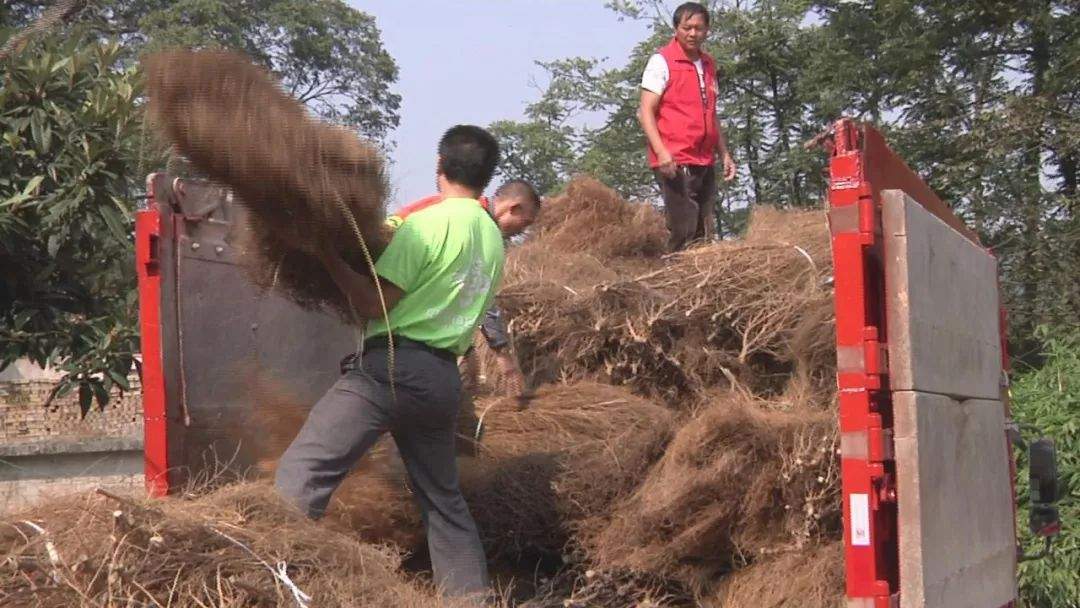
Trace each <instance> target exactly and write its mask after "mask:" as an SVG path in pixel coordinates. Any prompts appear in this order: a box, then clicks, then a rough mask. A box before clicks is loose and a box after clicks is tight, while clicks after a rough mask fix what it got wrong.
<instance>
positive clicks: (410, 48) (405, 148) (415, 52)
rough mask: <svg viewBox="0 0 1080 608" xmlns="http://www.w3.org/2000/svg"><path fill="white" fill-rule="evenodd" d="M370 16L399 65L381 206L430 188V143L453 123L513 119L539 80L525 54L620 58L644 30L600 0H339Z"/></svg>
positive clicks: (641, 24) (533, 96)
mask: <svg viewBox="0 0 1080 608" xmlns="http://www.w3.org/2000/svg"><path fill="white" fill-rule="evenodd" d="M347 1H348V3H349V4H350V5H352V6H354V7H356V8H358V9H360V10H362V11H364V12H366V13H368V14H370V15H373V16H374V17H375V18H376V20H377V22H378V25H379V29H380V30H382V36H383V44H384V45H385V46H386V49H387V51H389V52H390V54H391V55H393V57H394V59H395V60H396V61H397V64H398V68H399V70H400V73H399V78H398V84H397V86H396V91H397V92H398V93H399V94H400V95H401V97H402V103H401V111H400V114H401V124H400V125H399V126H398V128H397V130H396V131H395V132H394V133H393V134H392V135H391V137H392V139H393V140H394V141H395V142H396V143H397V147H396V148H395V149H394V151H393V153H392V158H393V161H394V164H393V168H392V170H391V176H390V181H391V186H392V187H393V188H394V197H393V199H392V200H391V201H390V207H391V208H394V207H395V206H396V205H398V204H403V203H407V202H410V201H412V200H415V199H417V198H420V197H422V196H425V195H428V194H431V193H432V192H433V191H434V189H435V185H434V180H435V177H434V163H435V144H436V142H437V141H438V138H439V136H440V135H441V134H442V132H443V131H444V130H445V129H446V128H447V127H449V126H451V125H454V124H457V123H472V124H478V125H487V124H489V123H491V122H494V121H496V120H501V119H519V118H521V117H522V116H523V112H524V109H525V106H526V105H527V104H528V103H530V102H532V101H535V100H536V99H537V98H538V97H539V95H540V91H539V90H538V89H537V88H536V85H540V86H542V85H543V84H544V83H545V80H544V76H545V74H544V71H543V70H542V69H540V68H539V67H537V66H536V65H535V63H534V62H535V61H537V60H541V61H546V60H552V59H559V58H562V57H572V56H585V57H607V58H609V61H610V64H611V65H621V64H622V63H624V61H625V58H626V57H627V56H628V55H629V53H630V50H631V49H632V48H633V47H634V45H635V44H637V43H638V42H640V41H641V40H642V39H644V38H645V37H646V36H647V35H648V26H647V24H646V23H645V22H643V21H633V20H630V19H624V20H622V21H620V20H619V16H618V15H617V14H616V13H615V12H614V11H612V10H610V9H608V8H605V7H604V2H603V0H486V1H480V0H460V1H455V0H446V1H439V0H413V1H403V0H368V1H358V0H347Z"/></svg>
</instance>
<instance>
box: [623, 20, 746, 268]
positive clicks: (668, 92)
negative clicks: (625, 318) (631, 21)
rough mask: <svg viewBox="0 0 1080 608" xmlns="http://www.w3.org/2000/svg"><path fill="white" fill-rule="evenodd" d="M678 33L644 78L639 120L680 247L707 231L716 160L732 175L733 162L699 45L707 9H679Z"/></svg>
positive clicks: (712, 75) (712, 73)
mask: <svg viewBox="0 0 1080 608" xmlns="http://www.w3.org/2000/svg"><path fill="white" fill-rule="evenodd" d="M673 21H674V25H675V38H674V39H672V41H671V42H670V43H668V44H667V45H666V46H664V47H663V48H661V49H660V50H658V51H657V53H656V54H655V55H653V56H652V57H651V58H650V59H649V63H648V64H647V65H646V66H645V73H644V74H643V75H642V78H641V107H640V109H639V111H638V119H639V120H640V121H641V128H642V130H643V131H645V137H646V138H647V139H648V150H647V151H648V156H649V165H650V166H651V167H652V169H653V173H654V174H655V175H656V180H657V182H658V183H659V184H660V190H661V193H662V194H663V197H664V208H665V211H666V213H667V225H668V230H669V231H670V232H671V237H670V238H669V240H668V247H669V248H670V249H671V250H672V251H677V250H679V249H682V248H684V247H686V245H687V244H688V243H689V242H690V241H692V240H697V239H702V238H705V236H706V235H707V234H708V232H707V231H708V228H707V226H708V222H709V221H710V218H711V213H710V211H711V210H712V208H713V205H714V200H715V196H716V173H715V169H714V164H715V162H716V158H717V157H718V156H719V157H720V158H721V159H722V160H723V163H724V180H725V181H731V180H732V179H735V172H736V167H735V161H734V160H732V158H731V154H730V153H729V152H728V149H727V140H726V139H725V138H724V131H723V129H722V128H721V127H720V125H718V124H717V122H716V88H717V83H716V63H715V62H714V61H713V58H712V57H710V56H709V55H708V54H707V53H705V52H704V51H703V50H702V48H701V47H702V44H703V43H704V42H705V37H706V36H707V35H708V33H709V11H708V9H706V8H705V7H704V6H702V5H701V4H698V3H697V2H687V3H685V4H683V5H681V6H679V8H677V9H675V17H674V19H673Z"/></svg>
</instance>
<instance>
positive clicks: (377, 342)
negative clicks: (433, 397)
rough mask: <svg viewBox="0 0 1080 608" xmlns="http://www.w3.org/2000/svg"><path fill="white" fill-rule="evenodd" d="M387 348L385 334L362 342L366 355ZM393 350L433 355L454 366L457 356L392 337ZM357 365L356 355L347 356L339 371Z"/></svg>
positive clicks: (423, 344)
mask: <svg viewBox="0 0 1080 608" xmlns="http://www.w3.org/2000/svg"><path fill="white" fill-rule="evenodd" d="M388 348H390V340H389V339H387V337H386V334H383V335H380V336H372V337H370V338H368V339H367V340H364V352H365V353H367V352H369V351H371V350H375V349H388ZM394 349H395V350H401V349H411V350H423V351H427V352H429V353H431V354H433V355H435V356H436V357H438V358H440V359H443V360H444V361H449V362H450V363H453V364H454V365H457V355H455V354H454V353H453V352H451V351H448V350H446V349H445V348H436V347H434V346H431V345H430V344H425V343H423V342H420V341H418V340H410V339H409V338H405V337H403V336H394ZM357 363H358V362H357V361H356V355H355V354H351V355H348V356H347V357H345V359H343V360H342V361H341V371H342V373H344V372H345V371H347V370H350V369H355V368H356V367H358V364H357Z"/></svg>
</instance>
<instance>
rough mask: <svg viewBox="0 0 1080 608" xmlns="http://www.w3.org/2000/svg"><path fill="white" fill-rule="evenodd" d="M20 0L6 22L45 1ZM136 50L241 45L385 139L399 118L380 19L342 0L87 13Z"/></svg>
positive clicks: (128, 1)
mask: <svg viewBox="0 0 1080 608" xmlns="http://www.w3.org/2000/svg"><path fill="white" fill-rule="evenodd" d="M48 4H51V3H50V2H44V1H41V0H15V1H14V2H11V3H10V4H9V6H8V7H7V8H6V9H3V10H6V11H7V14H6V15H5V13H3V12H0V17H5V22H4V23H5V24H10V25H14V26H20V25H24V24H25V23H26V21H27V20H28V19H30V18H32V17H33V16H36V15H37V14H38V13H40V11H41V10H42V8H43V7H44V6H45V5H48ZM83 18H84V19H86V20H89V21H93V22H94V27H95V29H96V30H97V31H98V32H100V33H101V34H102V35H104V36H107V37H113V38H116V39H118V40H121V41H122V42H123V43H124V45H125V46H126V47H129V48H130V49H132V50H133V51H135V52H133V53H132V55H131V56H130V57H128V58H127V61H133V60H134V59H135V56H136V53H137V52H138V51H141V50H153V49H155V48H160V47H163V46H186V47H192V48H202V47H209V46H217V47H225V48H232V49H237V50H240V51H243V52H244V53H246V54H247V55H249V56H250V57H252V58H253V59H254V60H255V61H258V62H260V63H262V64H263V65H265V66H267V67H268V68H269V69H271V70H272V71H273V72H274V73H275V74H277V75H278V76H279V77H280V78H281V80H282V83H283V85H284V86H285V88H286V90H287V91H289V93H290V94H291V95H293V96H295V97H296V98H298V99H300V100H301V101H303V102H304V103H306V104H307V105H308V107H309V108H311V109H312V111H313V112H315V113H316V114H318V115H319V116H321V117H323V118H325V119H327V120H329V121H332V122H335V123H340V124H345V125H348V126H351V127H354V128H356V129H357V131H358V132H359V133H360V134H361V135H363V136H365V137H368V138H370V139H372V140H375V141H383V142H384V143H385V139H386V137H387V136H388V134H389V132H390V131H391V130H392V129H393V128H394V127H396V126H397V124H398V120H399V117H398V109H399V108H400V106H401V96H400V95H398V94H396V93H394V92H393V85H394V83H395V82H396V81H397V76H398V69H397V64H396V63H395V62H394V60H393V58H392V57H391V56H390V54H389V53H387V52H386V49H385V48H384V47H383V45H382V39H381V34H380V31H379V28H378V26H377V24H376V23H375V19H374V17H372V16H370V15H368V14H366V13H363V12H360V11H358V10H356V9H353V8H351V7H349V6H348V5H347V4H345V3H344V2H342V1H341V0H240V1H234V0H98V1H97V2H95V3H94V6H93V7H91V8H88V9H86V10H85V11H84V12H83Z"/></svg>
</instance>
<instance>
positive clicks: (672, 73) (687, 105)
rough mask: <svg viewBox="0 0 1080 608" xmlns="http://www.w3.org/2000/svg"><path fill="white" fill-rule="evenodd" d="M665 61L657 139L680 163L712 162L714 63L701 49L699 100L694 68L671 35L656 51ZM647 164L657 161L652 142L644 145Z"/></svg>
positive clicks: (713, 138)
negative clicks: (665, 74) (665, 85)
mask: <svg viewBox="0 0 1080 608" xmlns="http://www.w3.org/2000/svg"><path fill="white" fill-rule="evenodd" d="M657 52H658V53H659V54H660V56H661V57H663V58H664V60H665V61H667V67H668V84H667V88H666V89H664V94H663V95H661V96H660V109H659V111H658V112H657V115H656V126H657V129H658V130H659V131H660V139H661V140H663V142H664V145H665V146H667V149H668V152H670V153H671V156H672V158H674V159H675V162H676V163H677V164H680V165H705V166H707V165H712V164H713V153H714V151H715V150H716V63H715V62H713V58H712V57H710V56H708V55H706V54H705V53H701V62H702V67H703V68H704V76H705V100H704V103H703V102H702V98H701V89H700V87H699V84H698V74H697V68H696V67H694V62H693V61H690V60H689V59H687V57H686V53H685V52H684V51H683V50H682V47H681V46H679V42H678V41H677V40H675V39H672V40H671V42H670V43H668V45H667V46H665V47H663V48H661V49H660V50H659V51H657ZM645 147H646V149H647V150H648V154H649V165H650V166H652V167H655V166H657V165H658V164H659V162H658V161H657V159H656V154H655V153H654V152H653V150H652V146H648V145H646V146H645Z"/></svg>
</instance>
